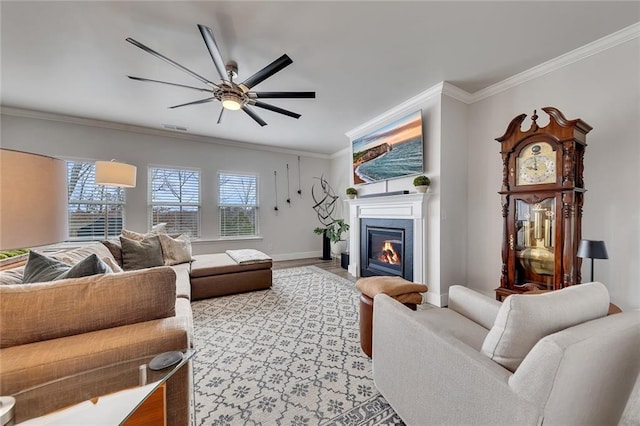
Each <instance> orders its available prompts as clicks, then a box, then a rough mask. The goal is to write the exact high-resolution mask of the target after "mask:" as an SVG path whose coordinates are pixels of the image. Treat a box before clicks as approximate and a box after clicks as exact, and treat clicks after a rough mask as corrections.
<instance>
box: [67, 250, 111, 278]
mask: <svg viewBox="0 0 640 426" xmlns="http://www.w3.org/2000/svg"><path fill="white" fill-rule="evenodd" d="M112 272H113V270H112V269H111V268H110V267H109V265H107V264H106V263H105V262H103V261H102V259H100V258H99V257H98V255H97V254H95V253H94V254H91V255H89V257H87V258H85V259H84V260H82V261H80V262H78V263H76V264H75V265H73V266H72V267H71V269H69V270H68V271H66V272H63V273H62V274H60V275H59V276H58V277H57V278H56V279H57V280H64V279H66V278H80V277H88V276H90V275H97V274H110V273H112Z"/></svg>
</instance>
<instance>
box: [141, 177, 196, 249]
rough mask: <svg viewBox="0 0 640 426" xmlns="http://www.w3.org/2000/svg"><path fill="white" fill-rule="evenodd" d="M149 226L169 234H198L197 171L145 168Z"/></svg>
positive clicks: (194, 235)
mask: <svg viewBox="0 0 640 426" xmlns="http://www.w3.org/2000/svg"><path fill="white" fill-rule="evenodd" d="M149 183H150V185H151V188H150V198H151V200H150V207H151V208H150V215H151V218H150V219H151V225H152V226H154V225H157V224H159V223H166V224H167V232H168V233H169V234H187V235H189V236H191V237H196V236H199V235H200V171H199V170H193V169H169V168H160V167H150V168H149Z"/></svg>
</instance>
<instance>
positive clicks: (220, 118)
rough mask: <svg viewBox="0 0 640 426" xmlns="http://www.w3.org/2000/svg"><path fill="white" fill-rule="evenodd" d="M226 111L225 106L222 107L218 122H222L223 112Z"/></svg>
mask: <svg viewBox="0 0 640 426" xmlns="http://www.w3.org/2000/svg"><path fill="white" fill-rule="evenodd" d="M223 113H224V107H222V108H220V115H219V116H218V124H220V123H222V114H223Z"/></svg>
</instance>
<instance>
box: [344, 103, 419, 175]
mask: <svg viewBox="0 0 640 426" xmlns="http://www.w3.org/2000/svg"><path fill="white" fill-rule="evenodd" d="M422 147H423V145H422V112H421V111H416V112H414V113H412V114H410V115H408V116H406V117H403V118H401V119H399V120H396V121H394V122H393V123H390V124H388V125H386V126H384V127H382V128H380V129H378V130H376V131H374V132H371V133H369V134H367V135H365V136H362V137H360V138H358V139H355V140H354V141H353V183H354V184H360V183H370V182H377V181H380V180H387V179H394V178H398V177H401V176H408V175H416V174H420V173H422V171H423V154H422V151H423V148H422Z"/></svg>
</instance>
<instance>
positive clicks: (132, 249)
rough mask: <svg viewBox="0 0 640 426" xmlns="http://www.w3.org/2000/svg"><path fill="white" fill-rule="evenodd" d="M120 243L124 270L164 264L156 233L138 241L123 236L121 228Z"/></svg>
mask: <svg viewBox="0 0 640 426" xmlns="http://www.w3.org/2000/svg"><path fill="white" fill-rule="evenodd" d="M120 243H121V244H122V266H123V268H124V270H125V271H131V270H134V269H143V268H153V267H154V266H162V265H164V259H163V258H162V246H161V245H160V238H159V237H158V236H157V235H155V236H152V237H148V238H143V239H142V240H139V241H138V240H134V239H131V238H127V237H125V236H124V229H123V235H122V236H120Z"/></svg>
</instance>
